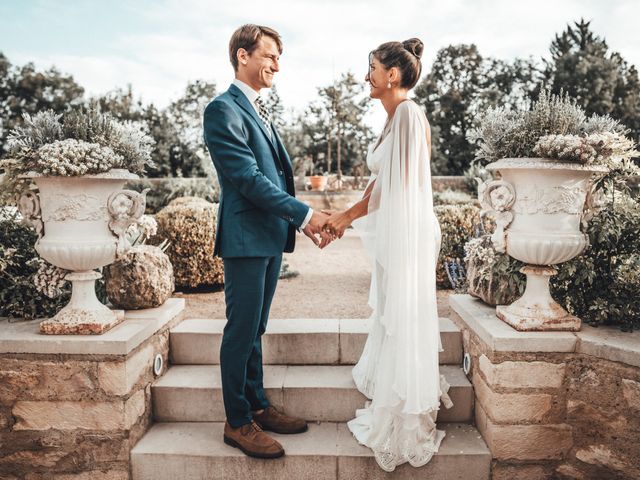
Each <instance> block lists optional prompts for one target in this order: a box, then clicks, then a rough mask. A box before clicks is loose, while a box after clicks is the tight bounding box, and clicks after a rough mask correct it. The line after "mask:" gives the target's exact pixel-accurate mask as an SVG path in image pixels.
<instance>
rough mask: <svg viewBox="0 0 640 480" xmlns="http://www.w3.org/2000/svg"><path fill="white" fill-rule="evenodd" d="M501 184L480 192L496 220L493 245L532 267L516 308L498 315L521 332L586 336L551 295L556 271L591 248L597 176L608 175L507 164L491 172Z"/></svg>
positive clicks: (540, 162) (538, 163)
mask: <svg viewBox="0 0 640 480" xmlns="http://www.w3.org/2000/svg"><path fill="white" fill-rule="evenodd" d="M487 170H490V171H494V172H499V173H500V176H501V179H500V180H493V181H487V182H484V183H482V184H480V185H479V187H478V199H479V200H480V203H481V205H482V215H487V214H489V215H491V216H493V217H494V218H495V220H496V230H495V232H494V233H493V235H492V241H493V243H494V246H495V248H496V250H498V251H500V252H506V253H507V254H508V255H510V256H511V257H513V258H515V259H517V260H520V261H522V262H524V263H526V264H527V265H526V266H525V267H523V268H522V269H521V272H522V273H524V274H525V275H526V276H527V286H526V289H525V292H524V294H523V295H522V296H521V297H520V298H519V299H518V300H516V301H515V302H513V303H512V304H510V305H498V306H497V307H496V315H497V316H498V317H499V318H500V319H502V320H504V321H505V322H506V323H508V324H509V325H511V326H512V327H514V328H515V329H517V330H521V331H549V330H568V331H578V330H580V326H581V321H580V319H579V318H577V317H575V316H573V315H570V314H569V313H568V312H567V311H566V310H565V309H564V308H562V307H561V306H560V305H559V304H558V303H557V302H556V301H555V300H553V298H551V294H550V292H549V278H550V277H551V276H552V275H555V274H556V273H557V270H556V268H555V265H558V264H560V263H562V262H566V261H568V260H571V259H572V258H574V257H576V256H577V255H580V254H581V253H582V252H583V251H584V250H585V248H587V246H588V237H587V236H586V235H585V234H584V233H582V230H581V224H582V223H583V222H586V220H587V218H586V217H585V212H586V209H585V207H586V206H590V203H591V198H592V197H591V191H592V186H593V176H594V174H596V173H606V172H607V168H606V167H603V166H596V165H581V164H577V163H566V162H560V161H558V160H552V159H545V158H505V159H502V160H498V161H497V162H493V163H491V164H489V165H488V166H487Z"/></svg>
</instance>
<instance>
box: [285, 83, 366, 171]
mask: <svg viewBox="0 0 640 480" xmlns="http://www.w3.org/2000/svg"><path fill="white" fill-rule="evenodd" d="M363 93H364V86H363V85H362V83H361V82H358V81H357V80H356V79H355V77H354V75H353V74H352V73H350V72H348V73H345V74H343V75H342V76H341V77H340V79H339V80H337V81H335V82H334V83H333V84H332V85H329V86H326V87H320V88H318V94H319V97H320V98H319V99H318V100H317V101H315V102H312V103H311V104H310V105H309V106H308V108H307V110H306V112H305V115H304V116H303V117H302V118H301V120H302V121H301V124H300V129H301V131H302V134H303V138H305V142H304V146H303V148H302V149H301V153H302V154H303V155H308V156H310V157H311V158H312V159H313V161H314V165H315V170H316V172H317V173H320V172H322V171H326V172H331V171H333V159H334V158H335V160H336V165H335V168H336V170H335V171H336V172H337V173H338V175H341V174H342V173H343V172H350V171H351V169H352V167H353V166H355V165H358V164H360V163H362V162H363V161H364V159H365V158H366V153H367V148H368V146H369V144H370V143H371V142H372V141H373V139H374V135H373V132H372V131H371V129H370V128H369V127H368V126H367V125H366V124H365V123H364V116H365V115H366V113H367V111H368V110H369V105H370V99H369V97H368V96H365V95H364V94H363ZM293 149H295V147H293Z"/></svg>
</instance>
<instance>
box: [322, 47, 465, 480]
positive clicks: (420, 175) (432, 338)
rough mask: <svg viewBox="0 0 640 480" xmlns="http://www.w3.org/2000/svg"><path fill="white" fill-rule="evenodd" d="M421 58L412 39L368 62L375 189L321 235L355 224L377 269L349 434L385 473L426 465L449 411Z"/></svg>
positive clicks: (371, 164)
mask: <svg viewBox="0 0 640 480" xmlns="http://www.w3.org/2000/svg"><path fill="white" fill-rule="evenodd" d="M423 48H424V46H423V44H422V42H421V41H420V40H418V39H416V38H413V39H410V40H406V41H404V42H402V43H401V42H388V43H384V44H382V45H380V46H379V47H378V48H377V49H375V50H374V51H373V52H371V53H370V54H369V72H368V73H367V76H366V78H365V80H366V81H367V82H368V83H369V85H370V87H371V92H370V96H371V97H372V98H376V99H379V100H380V102H381V103H382V105H383V106H384V108H385V110H386V112H387V114H388V116H387V121H386V124H385V127H384V128H383V130H382V132H381V134H380V136H379V137H378V139H377V141H376V142H375V143H374V144H373V145H372V146H371V147H370V148H369V154H368V156H367V165H368V166H369V169H370V170H371V172H372V176H371V180H370V181H369V185H368V186H367V188H366V190H365V192H364V195H363V198H362V199H361V200H360V201H359V202H358V203H356V204H355V205H353V207H351V208H349V209H348V210H345V211H342V212H336V211H326V212H325V213H328V214H329V215H330V217H329V220H328V221H327V223H326V225H325V227H324V228H325V230H326V231H328V232H329V233H330V234H331V235H333V236H334V237H341V236H342V235H343V234H344V231H345V229H346V228H347V227H348V226H350V225H351V223H352V222H353V226H354V227H355V228H356V229H357V230H358V231H359V233H360V234H361V236H362V240H363V243H364V245H365V247H366V248H367V251H368V253H369V254H370V257H371V260H372V262H373V273H372V276H371V291H370V296H369V304H370V305H371V307H372V308H373V314H372V318H371V327H370V331H369V336H368V337H367V342H366V344H365V347H364V351H363V353H362V356H361V358H360V360H359V361H358V363H357V365H356V366H355V367H354V369H353V378H354V380H355V383H356V385H357V387H358V389H359V390H360V391H361V392H362V393H363V394H364V395H365V396H366V397H367V398H369V399H370V401H368V402H367V403H366V404H365V406H364V408H363V409H360V410H357V411H356V417H355V418H354V419H353V420H351V421H350V422H349V423H348V426H349V429H350V430H351V432H352V433H353V435H354V436H355V437H356V439H357V440H358V441H359V442H360V443H361V444H363V445H366V446H368V447H369V448H371V450H372V451H373V452H374V455H375V459H376V461H377V462H378V465H380V467H381V468H382V469H383V470H386V471H393V470H394V469H395V467H396V466H397V465H401V464H403V463H405V462H409V463H410V464H411V465H413V466H415V467H419V466H422V465H425V464H426V463H427V462H429V460H431V457H432V456H433V455H434V454H435V453H436V452H437V451H438V448H439V446H440V443H441V442H442V439H443V438H444V436H445V432H444V431H442V430H437V428H436V416H437V413H438V410H439V408H440V402H441V401H442V403H443V404H444V406H445V407H446V408H451V407H452V406H453V403H452V402H451V399H450V398H449V396H448V390H449V385H448V383H447V382H446V380H445V378H444V376H443V375H440V369H439V364H438V353H439V352H440V351H442V343H441V341H440V332H439V324H438V311H437V303H436V278H435V269H436V263H437V259H438V253H439V250H440V226H439V224H438V220H437V218H436V216H435V214H434V212H433V198H432V192H431V173H430V166H429V157H430V151H431V134H430V129H429V123H428V122H427V119H426V117H425V114H424V112H423V110H422V108H420V107H419V106H418V105H417V104H416V103H414V102H413V101H412V100H410V99H408V96H407V95H408V92H409V90H410V89H411V88H413V87H414V86H415V84H416V83H417V81H418V79H419V77H420V73H421V70H422V65H421V62H420V57H421V56H422V51H423Z"/></svg>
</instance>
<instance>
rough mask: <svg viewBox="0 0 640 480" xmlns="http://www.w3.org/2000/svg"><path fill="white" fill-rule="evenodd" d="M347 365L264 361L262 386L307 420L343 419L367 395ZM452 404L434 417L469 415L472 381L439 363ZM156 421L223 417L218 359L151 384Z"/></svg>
mask: <svg viewBox="0 0 640 480" xmlns="http://www.w3.org/2000/svg"><path fill="white" fill-rule="evenodd" d="M352 368H353V367H351V366H348V365H329V366H327V365H306V366H286V365H267V366H265V369H264V387H265V391H266V394H267V397H268V398H269V401H270V402H271V403H272V404H273V405H274V406H275V407H276V408H279V409H282V410H283V411H284V412H285V413H288V414H289V415H294V416H299V417H302V418H305V419H306V420H309V421H321V422H346V421H349V420H351V419H352V418H353V417H354V414H355V411H356V409H358V408H362V407H363V406H364V404H365V401H366V397H365V396H364V395H362V394H361V393H360V392H359V391H358V390H357V389H356V386H355V383H354V381H353V378H352V376H351V369H352ZM440 373H442V374H443V375H444V376H445V377H446V379H447V381H448V382H449V384H450V385H451V388H450V389H449V396H450V397H451V400H452V401H453V403H454V405H453V407H451V408H450V409H447V408H444V406H442V408H441V409H440V411H439V412H438V420H439V421H442V422H466V421H470V420H471V418H472V412H473V406H474V403H473V402H474V393H473V386H472V385H471V383H470V382H469V380H467V377H466V376H465V374H464V372H463V371H462V369H461V368H460V367H456V366H453V365H442V366H441V367H440ZM151 391H152V398H153V410H154V416H155V419H156V421H159V422H221V421H224V420H225V413H224V405H223V401H222V387H221V382H220V368H219V366H217V365H174V366H172V367H171V368H170V369H169V370H168V371H167V372H166V373H165V374H164V376H162V377H160V378H159V379H158V380H156V382H155V383H154V384H153V385H152V387H151Z"/></svg>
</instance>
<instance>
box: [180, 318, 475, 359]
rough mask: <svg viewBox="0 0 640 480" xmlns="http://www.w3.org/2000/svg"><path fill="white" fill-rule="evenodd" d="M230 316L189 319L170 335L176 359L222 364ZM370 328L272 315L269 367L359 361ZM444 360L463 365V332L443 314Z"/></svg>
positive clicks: (354, 322) (265, 343) (266, 352)
mask: <svg viewBox="0 0 640 480" xmlns="http://www.w3.org/2000/svg"><path fill="white" fill-rule="evenodd" d="M225 323H226V320H214V319H188V320H184V321H183V322H182V323H180V325H177V326H176V327H174V328H173V329H172V330H171V333H170V342H171V343H170V346H171V348H170V355H171V363H173V364H174V365H217V364H219V363H220V361H219V354H220V340H221V338H222V331H223V329H224V325H225ZM368 331H369V319H346V320H345V319H314V318H301V319H271V320H269V324H268V326H267V331H266V332H265V335H264V336H263V340H262V350H263V354H262V356H263V363H264V364H265V365H355V364H356V363H357V361H358V359H359V358H360V354H361V353H362V349H363V348H364V343H365V340H366V338H367V333H368ZM440 332H441V333H440V338H441V339H442V348H444V351H443V352H440V363H441V364H446V365H460V364H461V363H462V334H461V333H460V329H459V328H458V327H457V326H456V325H455V324H454V323H453V322H452V321H451V320H449V319H448V318H440Z"/></svg>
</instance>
